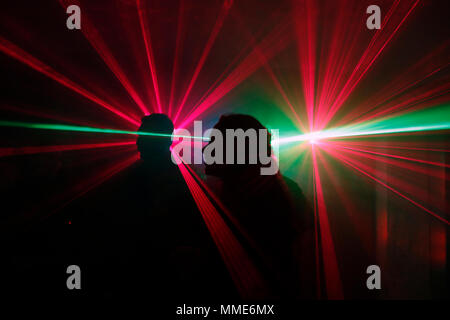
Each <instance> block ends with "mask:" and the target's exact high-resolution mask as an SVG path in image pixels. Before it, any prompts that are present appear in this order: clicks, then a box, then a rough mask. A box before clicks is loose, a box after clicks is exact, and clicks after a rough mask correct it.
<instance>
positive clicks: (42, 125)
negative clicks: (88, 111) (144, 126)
mask: <svg viewBox="0 0 450 320" xmlns="http://www.w3.org/2000/svg"><path fill="white" fill-rule="evenodd" d="M0 127H15V128H27V129H42V130H59V131H73V132H95V133H111V134H127V135H140V136H152V137H166V138H170V137H174V138H185V139H198V140H203V141H209V140H210V139H209V138H208V137H197V136H188V135H177V134H165V133H156V132H143V131H128V130H117V129H107V128H95V127H82V126H73V125H66V124H49V123H30V122H17V121H0Z"/></svg>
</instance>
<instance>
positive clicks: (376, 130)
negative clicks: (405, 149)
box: [272, 106, 450, 145]
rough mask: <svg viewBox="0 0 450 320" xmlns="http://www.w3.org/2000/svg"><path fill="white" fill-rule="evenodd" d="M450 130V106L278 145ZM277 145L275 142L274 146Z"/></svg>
mask: <svg viewBox="0 0 450 320" xmlns="http://www.w3.org/2000/svg"><path fill="white" fill-rule="evenodd" d="M448 129H450V106H443V107H437V108H433V109H427V110H420V111H416V112H413V113H408V114H404V115H400V116H394V117H388V118H383V119H380V120H374V121H370V122H364V123H360V124H357V125H349V126H344V127H340V128H333V129H328V130H323V131H320V132H311V133H305V134H301V135H297V136H290V137H282V138H280V139H278V144H279V145H283V144H288V143H293V142H305V141H309V142H310V143H311V144H314V143H316V142H318V141H319V140H323V139H331V138H340V137H354V136H366V135H380V134H391V133H407V132H420V131H431V130H448ZM275 143H277V142H276V141H274V142H273V143H272V144H275Z"/></svg>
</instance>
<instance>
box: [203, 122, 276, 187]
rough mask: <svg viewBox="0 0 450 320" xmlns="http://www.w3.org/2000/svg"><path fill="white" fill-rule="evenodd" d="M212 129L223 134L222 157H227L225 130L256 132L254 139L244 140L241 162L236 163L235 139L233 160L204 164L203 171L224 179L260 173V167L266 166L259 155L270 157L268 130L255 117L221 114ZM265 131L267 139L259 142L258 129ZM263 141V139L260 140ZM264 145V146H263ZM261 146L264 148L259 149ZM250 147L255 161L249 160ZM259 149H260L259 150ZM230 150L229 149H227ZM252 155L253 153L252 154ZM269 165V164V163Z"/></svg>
mask: <svg viewBox="0 0 450 320" xmlns="http://www.w3.org/2000/svg"><path fill="white" fill-rule="evenodd" d="M214 129H217V130H219V131H220V132H221V133H222V136H223V155H224V159H226V158H227V148H228V141H227V139H229V137H228V136H227V134H226V132H227V130H228V129H233V130H238V129H242V130H243V131H244V132H247V131H248V130H253V131H254V132H255V133H256V141H250V140H248V139H246V140H245V155H244V157H245V161H244V163H243V164H237V163H238V162H237V156H238V152H239V151H238V149H237V145H236V142H237V141H236V140H235V141H234V152H233V154H234V161H233V163H226V162H224V164H217V163H214V164H210V165H208V164H207V165H206V166H205V172H206V174H208V175H214V176H218V177H221V178H225V179H234V178H235V177H239V176H243V175H246V176H254V175H260V171H261V168H262V167H267V166H268V164H267V163H262V162H261V158H260V157H259V155H261V154H264V155H265V156H266V157H269V158H270V155H271V153H272V149H271V145H270V139H271V135H270V132H269V131H268V129H267V128H266V127H264V126H263V125H262V124H261V122H259V121H258V120H257V119H256V118H255V117H253V116H250V115H246V114H227V115H222V116H221V117H220V119H219V121H218V122H217V123H216V124H215V125H214ZM260 130H262V131H265V132H266V136H265V138H266V139H267V141H265V143H260V141H259V140H260V139H261V137H260V136H259V134H258V133H259V131H260ZM212 141H213V140H212ZM261 142H263V141H261ZM250 143H254V144H256V146H255V148H250ZM264 145H265V147H263V146H264ZM261 147H263V148H264V149H261ZM250 149H253V150H256V154H257V159H256V162H253V163H252V162H251V161H250V158H251V155H250ZM260 149H261V150H260ZM228 151H231V150H228ZM253 156H254V155H253ZM269 166H270V165H269Z"/></svg>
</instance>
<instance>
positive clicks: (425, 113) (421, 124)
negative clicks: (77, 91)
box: [0, 105, 450, 145]
mask: <svg viewBox="0 0 450 320" xmlns="http://www.w3.org/2000/svg"><path fill="white" fill-rule="evenodd" d="M449 120H450V105H448V106H441V107H435V108H432V109H425V110H420V111H416V112H412V113H407V114H403V115H399V116H393V117H386V118H383V119H379V120H373V121H369V122H364V123H360V124H356V125H349V126H344V127H340V128H333V129H327V130H323V131H320V132H311V133H305V134H300V135H294V136H288V137H281V138H278V139H277V140H275V141H272V144H273V145H276V144H278V145H282V144H288V143H293V142H303V141H314V140H316V141H317V140H321V139H332V138H341V137H355V136H367V135H381V134H390V133H407V132H421V131H431V130H448V129H450V121H449ZM0 126H3V127H19V128H28V129H42V130H60V131H72V132H96V133H105V134H128V135H142V136H153V137H166V138H172V137H174V138H185V139H198V140H203V141H209V140H210V138H209V137H200V136H189V135H177V134H173V135H171V134H165V133H156V132H143V131H127V130H116V129H108V128H96V127H85V126H74V125H66V124H48V123H30V122H18V121H4V120H0Z"/></svg>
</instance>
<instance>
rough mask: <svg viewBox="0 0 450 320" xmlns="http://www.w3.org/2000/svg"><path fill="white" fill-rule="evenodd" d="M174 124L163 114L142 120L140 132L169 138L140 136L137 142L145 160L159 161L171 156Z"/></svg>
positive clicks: (154, 114)
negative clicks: (159, 134)
mask: <svg viewBox="0 0 450 320" xmlns="http://www.w3.org/2000/svg"><path fill="white" fill-rule="evenodd" d="M173 129H174V127H173V122H172V120H170V119H169V117H168V116H167V115H165V114H162V113H153V114H151V115H149V116H145V117H143V118H142V123H141V126H140V127H139V129H138V131H139V132H149V133H161V134H164V135H167V136H162V137H160V136H151V135H139V136H138V138H137V140H136V145H137V148H138V151H139V153H140V155H141V159H143V160H152V161H153V160H157V159H161V158H165V157H166V156H167V155H168V154H170V146H171V145H172V139H171V137H170V135H172V134H173Z"/></svg>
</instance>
